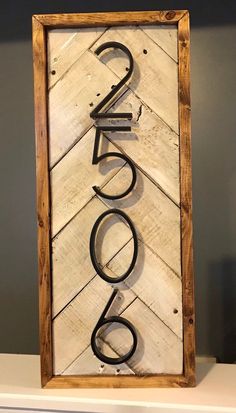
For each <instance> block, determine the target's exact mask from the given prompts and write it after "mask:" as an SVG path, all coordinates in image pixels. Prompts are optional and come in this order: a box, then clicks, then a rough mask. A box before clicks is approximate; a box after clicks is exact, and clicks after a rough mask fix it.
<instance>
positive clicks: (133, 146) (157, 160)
mask: <svg viewBox="0 0 236 413" xmlns="http://www.w3.org/2000/svg"><path fill="white" fill-rule="evenodd" d="M109 112H131V113H133V122H132V131H131V132H130V133H126V134H124V133H123V134H122V133H119V132H113V133H109V134H108V133H106V136H109V140H110V141H111V142H112V143H113V144H114V145H115V146H116V147H117V148H118V149H119V150H120V151H121V152H123V153H125V154H129V153H132V159H133V161H134V163H135V164H136V166H137V167H138V168H139V169H140V170H141V171H142V172H144V174H145V175H147V176H148V178H149V179H151V180H152V181H153V182H155V183H156V184H157V185H158V186H159V187H160V188H161V190H162V191H163V192H164V193H165V194H166V195H167V196H168V197H169V198H170V199H172V200H173V201H174V202H175V203H176V204H178V205H179V201H180V188H179V137H178V135H177V134H176V133H175V132H174V131H173V130H171V128H170V127H169V126H168V125H167V124H166V123H164V122H163V121H162V120H161V119H160V118H159V117H158V116H157V115H156V114H155V113H154V112H153V111H152V110H151V109H149V108H148V107H147V106H146V105H145V103H144V102H141V101H140V99H138V98H137V96H135V95H134V93H133V92H132V91H131V90H128V91H127V92H125V93H124V94H123V96H122V97H121V98H120V99H119V100H118V101H117V102H116V103H115V104H114V105H113V106H112V107H111V109H110V110H109ZM113 124H116V122H115V121H114V122H113ZM157 137H158V139H157Z"/></svg>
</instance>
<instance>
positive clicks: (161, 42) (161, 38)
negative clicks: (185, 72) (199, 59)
mask: <svg viewBox="0 0 236 413" xmlns="http://www.w3.org/2000/svg"><path fill="white" fill-rule="evenodd" d="M140 27H141V29H142V30H143V31H144V33H146V34H147V35H148V36H149V37H150V38H151V39H152V40H153V41H154V42H155V43H156V44H158V46H160V47H161V48H162V49H163V50H164V51H165V52H166V53H167V54H168V55H169V56H170V57H172V59H174V60H175V61H176V62H178V47H177V25H171V26H170V25H169V26H166V25H160V26H159V27H158V29H159V30H155V27H154V26H148V25H145V26H140Z"/></svg>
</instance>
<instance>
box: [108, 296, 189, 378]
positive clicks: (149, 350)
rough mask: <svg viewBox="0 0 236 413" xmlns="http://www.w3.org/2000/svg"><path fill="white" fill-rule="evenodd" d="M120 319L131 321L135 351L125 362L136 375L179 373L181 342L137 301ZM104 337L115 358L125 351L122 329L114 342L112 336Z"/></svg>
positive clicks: (181, 364) (181, 361) (126, 347)
mask: <svg viewBox="0 0 236 413" xmlns="http://www.w3.org/2000/svg"><path fill="white" fill-rule="evenodd" d="M122 317H125V318H127V319H128V320H129V321H131V323H132V324H133V325H134V326H135V328H136V331H137V332H138V345H137V350H136V352H135V353H134V355H133V356H132V357H131V359H130V360H129V361H128V362H127V364H128V365H129V366H130V367H131V368H132V369H133V370H134V371H135V372H136V374H141V375H142V374H143V375H148V374H163V373H165V374H181V373H182V371H183V343H182V341H181V340H180V339H179V338H178V337H177V336H176V335H175V334H174V333H173V332H172V331H171V330H170V329H169V328H168V327H167V326H166V325H165V324H163V323H162V322H161V321H160V320H159V319H158V318H157V317H156V315H155V314H154V313H153V312H152V311H151V310H150V309H149V308H148V307H147V306H146V305H145V304H144V303H143V302H142V301H141V300H140V299H139V298H137V299H136V300H135V301H134V302H133V303H132V304H131V305H129V306H128V307H127V309H126V310H125V311H123V312H122ZM108 330H111V327H108ZM106 334H107V335H106V339H105V341H106V342H107V343H108V344H109V345H110V346H111V347H112V348H113V349H114V350H115V351H116V352H117V353H118V354H120V353H122V354H123V353H125V352H127V351H128V349H129V347H128V345H127V340H126V334H125V331H124V329H122V330H120V334H119V335H116V337H115V338H114V335H113V334H112V333H111V334H109V332H106Z"/></svg>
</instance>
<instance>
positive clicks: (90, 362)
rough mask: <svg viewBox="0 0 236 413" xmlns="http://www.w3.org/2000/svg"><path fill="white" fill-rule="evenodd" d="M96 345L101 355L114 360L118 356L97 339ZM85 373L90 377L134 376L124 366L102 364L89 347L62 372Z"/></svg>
mask: <svg viewBox="0 0 236 413" xmlns="http://www.w3.org/2000/svg"><path fill="white" fill-rule="evenodd" d="M97 344H98V346H99V347H100V348H102V351H103V353H105V354H106V355H107V356H108V357H113V358H116V357H118V355H117V354H116V353H115V352H114V351H113V350H112V349H111V348H110V347H109V346H108V345H107V344H106V343H104V341H102V340H101V339H99V338H98V340H97ZM81 372H86V374H90V375H101V376H107V375H117V374H119V375H126V374H130V375H131V374H134V372H133V371H132V370H131V369H130V368H129V367H128V366H127V365H126V364H125V363H122V364H117V365H116V366H113V365H109V364H103V363H102V362H101V361H100V360H99V359H98V358H97V357H96V356H95V355H94V354H93V352H92V349H91V346H89V347H88V348H87V349H86V350H85V351H84V352H83V353H82V354H81V356H79V357H78V358H77V359H76V360H75V361H74V362H73V363H72V364H71V365H70V366H69V367H68V368H67V369H66V370H65V371H64V372H63V375H70V374H72V375H73V374H78V375H79V374H81Z"/></svg>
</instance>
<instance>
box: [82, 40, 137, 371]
mask: <svg viewBox="0 0 236 413" xmlns="http://www.w3.org/2000/svg"><path fill="white" fill-rule="evenodd" d="M109 48H114V49H120V50H122V51H123V52H124V53H125V54H126V55H127V57H128V59H129V69H128V71H127V74H126V75H125V76H124V77H123V78H122V79H121V80H120V82H119V83H118V84H117V85H116V86H114V87H113V88H112V90H111V91H110V92H109V93H108V94H107V95H106V96H105V98H104V99H103V100H102V101H101V102H100V103H99V104H98V105H97V106H96V107H95V109H94V110H93V111H92V112H91V113H90V117H91V118H92V119H94V120H97V119H104V118H105V119H114V118H116V119H126V120H131V119H132V113H107V112H102V109H103V108H104V106H105V105H107V103H109V102H110V100H111V99H112V98H113V97H114V96H115V95H116V94H117V92H118V91H119V90H120V89H121V88H122V86H123V85H124V84H125V83H126V82H127V81H128V80H129V79H130V77H131V75H132V73H133V67H134V63H133V57H132V54H131V53H130V51H129V49H128V48H127V47H126V46H125V45H123V44H121V43H118V42H106V43H103V44H102V45H101V46H99V47H98V48H97V49H96V51H95V53H96V54H97V55H99V54H100V53H101V52H103V51H104V50H106V49H109ZM103 131H104V132H105V131H109V132H110V131H116V132H117V131H119V132H122V131H131V127H130V126H96V134H95V143H94V149H93V158H92V164H93V165H97V164H98V163H99V162H101V161H102V160H103V159H105V158H109V157H116V158H121V159H123V160H124V161H125V162H126V163H127V164H128V165H129V167H130V169H131V172H132V180H131V183H130V185H129V187H128V188H127V189H126V190H125V191H124V192H123V193H121V194H118V195H108V194H106V193H104V192H102V191H101V190H100V189H99V188H98V187H97V186H93V190H94V191H95V192H96V194H97V195H99V196H100V197H103V198H106V199H112V200H116V199H121V198H123V197H125V196H126V195H128V194H129V193H130V192H131V191H132V189H133V188H134V186H135V183H136V179H137V174H136V169H135V166H134V164H133V163H132V161H131V160H130V159H129V158H127V156H126V155H124V154H121V153H118V152H107V153H104V154H102V155H100V156H99V155H98V152H99V143H100V138H101V132H103ZM110 214H116V215H119V216H121V217H122V218H123V219H124V220H125V221H126V222H127V224H128V225H129V228H130V230H131V232H132V235H133V244H134V250H133V257H132V260H131V263H130V266H129V268H128V269H127V271H126V272H125V273H124V274H122V275H121V276H119V277H117V278H113V277H109V276H108V275H107V274H105V272H104V271H103V270H102V268H101V266H100V265H99V263H98V260H97V258H96V252H95V241H96V234H97V230H98V227H99V225H100V223H101V222H102V220H103V219H104V218H105V217H107V216H108V215H110ZM137 256H138V237H137V233H136V230H135V227H134V224H133V223H132V221H131V219H130V218H129V216H128V215H127V214H125V213H124V212H123V211H121V210H120V209H117V208H113V209H110V210H108V211H105V212H103V213H102V214H101V215H100V216H99V217H98V218H97V220H96V222H95V223H94V225H93V228H92V231H91V235H90V257H91V261H92V264H93V267H94V269H95V271H96V272H97V274H98V275H99V276H100V277H101V278H102V279H103V280H104V281H106V282H108V283H110V284H114V283H119V282H121V281H124V280H125V279H126V278H127V277H128V276H129V275H130V273H131V272H132V270H133V268H134V266H135V263H136V260H137ZM117 293H118V289H115V290H114V291H113V293H112V295H111V297H110V298H109V300H108V302H107V304H106V306H105V308H104V310H103V312H102V314H101V316H100V318H99V320H98V322H97V324H96V326H95V328H94V330H93V332H92V335H91V347H92V350H93V352H94V354H95V356H96V357H97V358H98V359H99V360H101V361H102V362H104V363H107V364H111V365H115V364H120V363H124V362H126V361H127V360H129V359H130V358H131V357H132V355H133V354H134V352H135V350H136V347H137V333H136V331H135V328H134V326H133V325H132V324H131V323H130V322H129V321H128V320H127V319H126V318H124V317H120V316H112V317H106V314H107V312H108V310H109V308H110V307H111V305H112V303H113V301H114V299H115V297H116V295H117ZM111 323H118V324H120V325H122V326H124V327H126V328H127V329H128V330H129V331H130V333H131V335H132V345H131V348H130V350H129V351H128V352H127V353H126V354H124V355H123V356H121V357H115V358H114V357H108V356H106V355H105V354H103V353H102V351H101V350H100V349H99V348H98V346H97V343H96V338H97V334H98V332H99V330H100V329H101V327H103V326H105V325H106V324H111Z"/></svg>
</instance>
